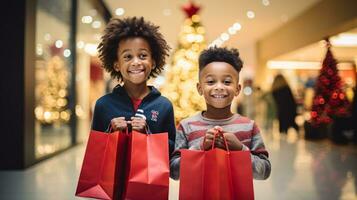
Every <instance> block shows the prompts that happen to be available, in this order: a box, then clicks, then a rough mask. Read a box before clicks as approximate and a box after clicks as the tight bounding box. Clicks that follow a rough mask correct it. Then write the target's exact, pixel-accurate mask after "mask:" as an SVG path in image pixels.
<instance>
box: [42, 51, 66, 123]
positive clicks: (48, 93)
mask: <svg viewBox="0 0 357 200" xmlns="http://www.w3.org/2000/svg"><path fill="white" fill-rule="evenodd" d="M50 52H51V55H50V56H48V57H49V58H48V59H45V60H44V59H40V60H38V61H37V64H36V68H37V70H36V78H37V84H36V89H35V93H36V95H35V96H36V102H37V105H36V108H35V116H36V119H37V120H38V121H39V122H40V123H41V124H58V123H61V122H68V121H69V119H70V114H71V112H70V110H69V109H68V80H69V72H68V70H67V68H66V65H65V61H64V60H63V58H62V57H61V56H59V55H61V54H62V52H63V49H62V48H55V47H54V46H51V47H50Z"/></svg>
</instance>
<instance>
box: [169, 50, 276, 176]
mask: <svg viewBox="0 0 357 200" xmlns="http://www.w3.org/2000/svg"><path fill="white" fill-rule="evenodd" d="M242 66H243V62H242V60H241V59H240V58H239V53H238V50H237V49H234V48H232V49H227V48H217V47H211V48H209V49H207V50H204V51H203V52H202V53H201V55H200V57H199V83H197V90H198V93H199V94H200V95H203V97H204V98H205V101H206V106H207V110H206V111H202V112H200V113H198V114H196V115H194V116H192V117H189V118H186V119H184V120H182V121H181V122H180V124H179V126H178V128H177V134H176V145H175V152H174V155H173V157H172V158H171V160H170V176H171V178H173V179H179V176H180V173H179V168H180V152H179V150H180V149H192V150H210V149H211V148H212V145H213V144H212V143H213V138H214V134H215V133H216V132H222V133H223V135H224V137H225V138H226V141H227V146H228V149H229V150H231V151H251V160H252V167H253V169H252V170H253V177H254V178H255V179H267V178H268V177H269V175H270V171H271V165H270V161H269V159H268V152H267V151H266V149H265V146H264V142H263V139H262V137H261V135H260V130H259V128H258V126H257V124H256V123H255V122H254V121H253V120H251V119H249V118H246V117H243V116H241V115H239V114H234V113H232V112H231V104H232V101H233V99H234V97H236V96H238V94H239V92H240V90H241V85H240V84H239V72H240V70H241V68H242ZM204 138H206V139H205V140H204ZM214 145H215V147H218V148H222V149H226V148H225V144H224V139H223V138H216V139H215V144H214ZM237 164H238V163H237Z"/></svg>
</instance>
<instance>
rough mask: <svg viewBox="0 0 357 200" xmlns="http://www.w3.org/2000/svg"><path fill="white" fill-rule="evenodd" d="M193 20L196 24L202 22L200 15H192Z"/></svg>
mask: <svg viewBox="0 0 357 200" xmlns="http://www.w3.org/2000/svg"><path fill="white" fill-rule="evenodd" d="M191 18H192V21H193V22H196V23H198V22H200V20H201V18H200V16H199V15H192V17H191Z"/></svg>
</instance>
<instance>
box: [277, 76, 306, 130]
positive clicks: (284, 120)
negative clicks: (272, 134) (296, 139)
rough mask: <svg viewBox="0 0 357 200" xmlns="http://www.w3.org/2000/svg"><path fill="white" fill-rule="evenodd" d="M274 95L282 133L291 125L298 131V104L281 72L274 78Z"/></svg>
mask: <svg viewBox="0 0 357 200" xmlns="http://www.w3.org/2000/svg"><path fill="white" fill-rule="evenodd" d="M272 95H273V99H274V101H275V105H276V108H277V114H278V120H279V131H280V133H285V134H286V133H287V132H288V129H289V128H290V127H293V128H294V129H295V130H296V131H298V130H299V127H298V125H297V124H296V122H295V117H296V115H297V112H296V108H297V104H296V102H295V99H294V96H293V93H292V91H291V89H290V87H289V84H288V82H287V81H286V79H285V78H284V76H283V75H281V74H278V75H277V76H276V77H275V78H274V81H273V84H272Z"/></svg>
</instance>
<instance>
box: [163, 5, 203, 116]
mask: <svg viewBox="0 0 357 200" xmlns="http://www.w3.org/2000/svg"><path fill="white" fill-rule="evenodd" d="M182 9H183V10H184V12H185V13H186V16H187V18H186V19H185V21H184V24H183V26H182V27H181V31H180V34H179V43H178V47H177V48H176V50H175V51H174V53H173V55H172V64H171V67H170V68H169V69H168V70H167V71H166V73H165V77H166V82H165V84H164V86H163V87H162V88H161V91H162V93H163V94H164V95H165V96H167V97H168V98H169V99H170V100H171V102H172V103H173V106H174V110H175V120H176V122H177V123H178V122H180V121H181V119H183V118H186V117H188V116H191V115H193V114H194V113H195V112H197V111H199V110H203V109H205V103H204V102H205V101H204V99H203V98H202V97H201V96H199V94H198V92H197V90H196V84H197V82H198V56H199V54H200V52H201V51H202V50H203V49H204V48H205V47H206V44H205V38H204V33H205V29H204V28H203V27H202V25H201V23H200V17H199V15H197V12H198V11H199V9H200V7H198V6H196V5H195V4H193V3H192V2H190V3H188V4H186V5H184V6H183V7H182Z"/></svg>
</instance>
